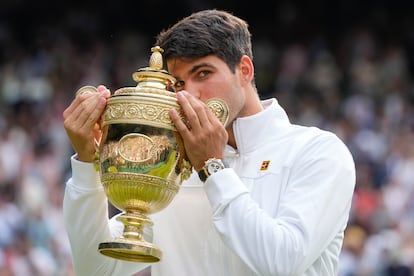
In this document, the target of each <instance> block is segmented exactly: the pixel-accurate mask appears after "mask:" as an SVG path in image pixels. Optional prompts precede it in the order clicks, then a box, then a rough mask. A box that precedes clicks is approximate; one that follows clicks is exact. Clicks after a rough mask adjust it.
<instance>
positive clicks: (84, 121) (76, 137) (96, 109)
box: [63, 85, 111, 162]
mask: <svg viewBox="0 0 414 276" xmlns="http://www.w3.org/2000/svg"><path fill="white" fill-rule="evenodd" d="M110 95H111V93H110V91H109V90H108V89H107V88H106V87H105V86H103V85H100V86H98V88H97V92H88V93H84V94H79V95H76V98H75V99H74V100H73V102H72V103H71V104H70V106H69V107H68V108H67V109H66V110H65V111H64V112H63V119H64V123H63V124H64V127H65V130H66V133H67V135H68V137H69V140H70V142H71V144H72V146H73V148H74V149H75V151H76V153H77V155H78V160H79V161H83V162H92V161H93V160H94V156H95V140H99V139H100V137H101V130H100V128H101V126H100V120H101V115H102V112H103V111H104V109H105V107H106V103H107V100H108V98H109V97H110Z"/></svg>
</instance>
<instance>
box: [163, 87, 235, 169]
mask: <svg viewBox="0 0 414 276" xmlns="http://www.w3.org/2000/svg"><path fill="white" fill-rule="evenodd" d="M177 100H178V103H179V104H180V105H181V108H182V109H183V111H184V114H185V116H186V118H187V120H188V124H185V123H184V122H183V121H182V119H181V118H180V116H178V113H177V111H176V110H175V109H172V110H171V111H170V116H171V120H172V121H173V123H174V124H175V127H176V128H177V131H178V132H179V133H180V135H181V137H182V138H183V141H184V147H185V151H186V153H187V156H188V158H189V160H190V162H191V164H192V165H193V166H194V168H195V169H196V170H197V171H199V170H200V169H201V168H202V167H203V166H204V162H205V161H206V160H208V159H209V158H213V157H214V158H219V159H222V158H223V152H224V148H225V146H226V144H227V140H228V134H227V131H226V129H225V128H224V126H223V124H222V123H221V122H220V120H219V119H218V118H217V117H216V116H215V115H214V113H213V112H212V111H211V110H210V108H209V107H208V106H207V105H206V104H205V103H203V102H202V101H200V100H199V99H197V98H195V97H193V96H192V95H190V94H189V93H188V92H186V91H180V92H177Z"/></svg>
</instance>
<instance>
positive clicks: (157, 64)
mask: <svg viewBox="0 0 414 276" xmlns="http://www.w3.org/2000/svg"><path fill="white" fill-rule="evenodd" d="M151 52H152V54H151V57H150V60H149V66H150V68H153V69H155V70H161V69H162V67H163V62H162V55H161V54H162V53H164V49H162V48H161V47H160V46H155V47H152V48H151Z"/></svg>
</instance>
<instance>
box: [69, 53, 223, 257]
mask: <svg viewBox="0 0 414 276" xmlns="http://www.w3.org/2000/svg"><path fill="white" fill-rule="evenodd" d="M151 50H152V55H151V58H150V62H149V63H150V64H149V65H150V66H149V67H146V68H141V69H139V70H138V71H137V72H135V73H134V74H133V78H134V80H135V81H137V86H136V87H124V88H120V89H118V90H117V91H115V93H114V94H113V95H112V96H111V97H110V98H109V100H108V103H107V107H106V109H105V111H104V114H103V116H102V133H103V134H102V138H101V140H100V141H99V142H97V167H98V169H99V171H100V177H101V182H102V185H103V187H104V190H105V193H106V195H107V197H108V200H109V201H110V202H111V203H112V204H113V205H114V206H115V207H116V208H118V209H119V210H121V211H122V213H121V215H120V216H118V217H117V219H118V220H119V221H121V222H122V223H123V225H124V231H123V234H122V236H120V237H116V238H114V239H113V240H110V241H102V243H100V244H99V248H98V250H99V252H100V253H102V254H104V255H106V256H109V257H113V258H117V259H122V260H127V261H136V262H157V261H159V260H160V259H161V257H162V251H161V249H160V248H158V247H157V246H156V245H154V244H152V243H150V242H148V241H145V240H144V237H143V232H144V228H146V227H152V225H153V222H152V220H151V219H150V218H149V217H148V215H150V214H153V213H155V212H159V211H162V210H163V209H164V208H166V207H167V206H168V205H169V204H170V202H171V201H172V200H173V198H174V196H175V195H176V194H177V193H178V192H179V188H180V185H181V183H182V181H183V180H185V179H187V178H188V177H189V175H190V174H191V169H192V167H191V164H190V163H189V161H188V160H187V159H186V153H185V151H184V147H183V143H182V139H181V137H180V135H179V134H178V132H177V131H176V129H175V126H174V124H173V123H172V121H171V119H170V116H169V114H168V111H169V110H170V109H172V108H175V109H177V111H178V113H179V114H181V117H182V119H183V120H185V118H184V116H183V115H182V111H181V108H180V106H179V105H178V103H177V99H176V95H175V93H174V92H173V91H174V90H173V87H174V83H175V78H174V77H173V76H171V75H170V74H169V73H168V72H167V71H165V70H163V69H162V67H163V61H162V55H161V53H162V51H163V50H162V49H161V48H160V47H158V46H157V47H153V48H152V49H151ZM92 92H96V88H94V87H92V86H86V87H83V88H81V89H80V90H79V91H78V92H77V94H79V93H92ZM207 105H208V106H209V107H210V109H211V110H212V111H213V112H214V114H215V115H216V117H217V118H218V119H219V120H220V121H221V122H222V123H223V124H226V122H227V117H228V107H227V105H226V103H225V102H224V101H222V100H220V99H211V100H209V101H208V102H207Z"/></svg>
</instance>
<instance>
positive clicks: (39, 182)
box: [0, 15, 414, 276]
mask: <svg viewBox="0 0 414 276" xmlns="http://www.w3.org/2000/svg"><path fill="white" fill-rule="evenodd" d="M66 24H68V25H70V26H71V28H66V30H80V29H82V30H83V32H81V33H82V34H87V35H88V36H86V35H83V36H82V35H81V36H79V35H74V34H73V32H70V31H68V32H65V31H62V29H60V28H58V27H57V26H49V27H47V28H46V27H43V28H38V29H35V33H33V34H32V36H31V37H32V38H34V39H32V40H31V41H30V43H28V41H24V40H23V41H22V40H19V39H17V38H16V36H15V34H14V33H13V31H12V30H11V29H9V28H8V27H7V26H6V25H1V24H0V275H1V276H2V275H16V276H20V275H41V276H43V275H45V276H49V275H51V276H52V275H53V276H54V275H56V276H60V275H62V276H67V275H73V271H72V267H71V259H70V258H71V257H70V255H71V254H70V247H69V244H68V240H67V236H66V232H65V226H64V222H63V218H62V197H63V191H64V188H65V181H66V180H67V179H68V178H69V177H70V163H69V157H70V156H71V155H72V154H73V151H72V148H71V145H70V143H69V141H68V140H67V138H66V134H65V131H64V129H63V122H62V112H63V111H64V109H65V108H66V106H67V105H68V104H69V103H70V101H71V100H72V99H73V97H74V94H75V92H76V90H77V89H78V88H80V87H81V86H83V85H99V84H105V85H107V86H108V87H109V88H110V89H111V90H112V91H114V90H116V89H117V88H120V87H124V86H131V85H134V82H133V81H132V77H131V75H132V73H133V72H134V71H136V70H137V69H138V68H141V67H145V66H147V62H148V57H149V54H150V53H149V49H150V47H151V46H152V43H153V35H154V34H151V35H147V34H145V33H141V32H140V31H139V30H135V31H134V32H128V31H125V32H122V33H117V36H116V37H115V38H112V39H109V40H108V39H102V38H100V37H94V36H93V33H94V32H93V31H94V29H93V26H94V25H93V24H89V23H88V24H86V23H85V18H84V17H82V16H81V15H73V17H71V18H69V19H68V20H67V22H66ZM88 28H89V29H88ZM85 29H87V31H86V32H85ZM253 44H254V55H255V59H254V62H255V65H256V77H257V86H258V88H259V94H260V96H261V97H262V98H268V97H276V98H277V99H278V100H279V102H280V103H281V104H282V106H284V107H285V108H286V110H287V112H288V114H289V116H290V118H291V121H292V122H294V123H299V124H303V125H308V126H317V127H320V128H322V129H326V130H330V131H333V132H334V133H336V134H337V135H338V136H339V137H340V138H341V139H343V141H344V142H345V143H346V144H347V145H348V147H349V148H350V150H351V152H352V154H353V156H354V158H355V162H356V168H357V185H356V189H355V196H354V199H353V200H354V201H353V207H352V211H351V214H350V223H349V227H348V229H347V231H346V233H345V239H344V246H343V250H342V254H341V257H340V276H365V275H367V276H370V275H384V276H387V275H411V273H412V272H414V106H413V105H414V82H413V75H414V74H413V72H411V70H410V68H412V64H410V58H411V60H412V55H413V54H412V53H410V52H409V51H408V50H407V49H408V48H407V47H406V45H405V44H404V42H403V41H400V40H398V39H396V40H393V41H392V42H390V43H384V41H383V40H381V39H379V37H378V34H377V33H376V32H375V30H373V29H372V28H370V27H369V26H366V27H363V28H354V29H351V30H349V31H348V32H347V33H344V34H343V36H342V38H341V40H340V42H339V43H338V44H337V45H340V47H335V48H333V47H331V44H330V43H329V41H328V38H324V37H317V38H315V39H311V40H307V41H306V42H300V41H299V42H298V41H296V42H291V43H285V44H283V45H281V44H278V43H274V41H272V40H271V39H266V38H263V37H259V38H255V37H254V43H253ZM410 55H411V56H410Z"/></svg>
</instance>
